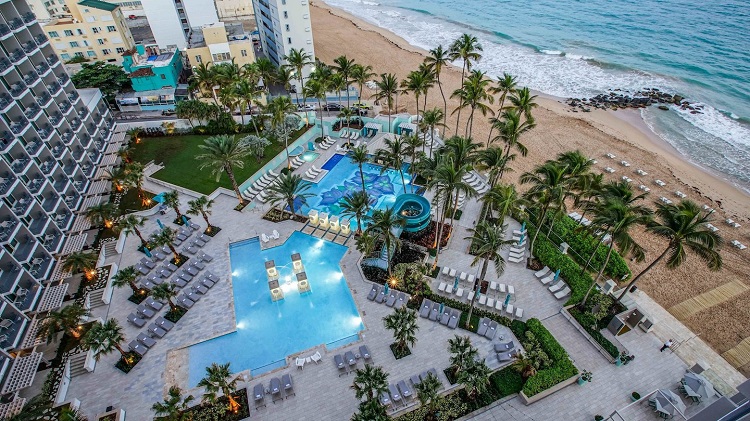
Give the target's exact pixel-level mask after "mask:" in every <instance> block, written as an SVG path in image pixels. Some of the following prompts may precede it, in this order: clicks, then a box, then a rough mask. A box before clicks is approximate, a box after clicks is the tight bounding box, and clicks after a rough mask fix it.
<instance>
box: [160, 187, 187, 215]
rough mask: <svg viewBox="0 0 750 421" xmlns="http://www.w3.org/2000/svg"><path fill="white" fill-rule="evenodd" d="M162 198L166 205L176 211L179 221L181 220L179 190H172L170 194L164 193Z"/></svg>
mask: <svg viewBox="0 0 750 421" xmlns="http://www.w3.org/2000/svg"><path fill="white" fill-rule="evenodd" d="M161 197H162V199H164V204H165V205H167V206H169V207H170V208H172V209H174V211H175V213H176V214H177V220H178V221H179V220H181V219H182V212H180V192H178V191H177V190H170V191H168V192H164V193H162V195H161Z"/></svg>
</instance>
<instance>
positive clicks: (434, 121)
mask: <svg viewBox="0 0 750 421" xmlns="http://www.w3.org/2000/svg"><path fill="white" fill-rule="evenodd" d="M443 120H445V114H444V113H443V110H441V109H440V108H433V109H431V110H425V112H424V114H423V116H422V122H421V123H422V125H423V127H425V128H428V129H429V130H430V154H429V155H428V156H432V146H433V144H434V143H435V127H445V124H443V123H442V121H443Z"/></svg>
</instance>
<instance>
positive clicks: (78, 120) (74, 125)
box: [70, 118, 83, 132]
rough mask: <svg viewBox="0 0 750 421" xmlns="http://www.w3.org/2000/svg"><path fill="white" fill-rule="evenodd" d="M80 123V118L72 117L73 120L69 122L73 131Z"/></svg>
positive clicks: (78, 127) (81, 123)
mask: <svg viewBox="0 0 750 421" xmlns="http://www.w3.org/2000/svg"><path fill="white" fill-rule="evenodd" d="M82 125H83V122H82V121H81V119H80V118H74V119H73V121H71V122H70V128H71V129H73V131H74V132H76V131H78V129H80V128H81V126H82Z"/></svg>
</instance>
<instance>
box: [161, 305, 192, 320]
mask: <svg viewBox="0 0 750 421" xmlns="http://www.w3.org/2000/svg"><path fill="white" fill-rule="evenodd" d="M185 313H187V309H185V308H182V307H177V310H169V311H168V312H167V313H166V314H165V315H164V318H165V319H167V320H169V321H170V322H172V323H177V321H178V320H180V319H181V318H182V316H184V315H185Z"/></svg>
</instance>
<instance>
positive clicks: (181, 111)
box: [174, 99, 206, 127]
mask: <svg viewBox="0 0 750 421" xmlns="http://www.w3.org/2000/svg"><path fill="white" fill-rule="evenodd" d="M205 109H206V103H205V102H203V101H200V100H197V99H189V100H184V101H180V102H178V103H177V105H176V106H175V108H174V112H175V115H176V116H177V118H183V119H186V120H187V121H188V123H190V127H195V125H194V124H193V120H198V121H199V122H200V120H201V119H202V117H204V116H205Z"/></svg>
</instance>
